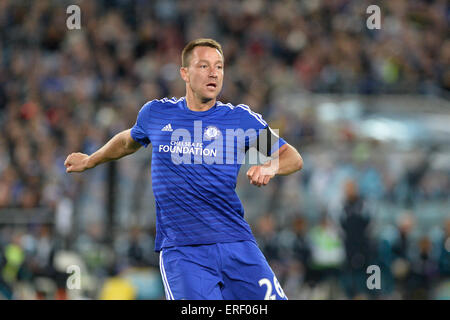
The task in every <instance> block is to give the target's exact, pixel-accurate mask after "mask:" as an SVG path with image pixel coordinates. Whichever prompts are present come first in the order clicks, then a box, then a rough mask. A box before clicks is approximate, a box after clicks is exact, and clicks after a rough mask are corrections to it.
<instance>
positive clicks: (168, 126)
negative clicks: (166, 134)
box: [161, 123, 173, 131]
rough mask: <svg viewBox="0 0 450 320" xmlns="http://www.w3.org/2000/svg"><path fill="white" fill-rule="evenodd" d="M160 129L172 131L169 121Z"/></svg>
mask: <svg viewBox="0 0 450 320" xmlns="http://www.w3.org/2000/svg"><path fill="white" fill-rule="evenodd" d="M161 131H173V129H172V125H171V124H170V123H169V124H167V125H166V126H165V127H164V128H162V129H161Z"/></svg>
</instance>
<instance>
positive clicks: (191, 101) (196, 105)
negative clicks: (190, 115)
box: [186, 91, 216, 111]
mask: <svg viewBox="0 0 450 320" xmlns="http://www.w3.org/2000/svg"><path fill="white" fill-rule="evenodd" d="M215 104H216V99H215V98H214V99H211V100H207V101H204V100H202V99H201V98H199V97H197V96H196V95H195V94H193V93H192V92H189V91H188V92H187V93H186V106H187V107H188V109H189V110H192V111H208V110H209V109H211V108H212V107H213V106H214V105H215Z"/></svg>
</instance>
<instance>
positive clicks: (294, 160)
mask: <svg viewBox="0 0 450 320" xmlns="http://www.w3.org/2000/svg"><path fill="white" fill-rule="evenodd" d="M271 157H272V159H271V160H269V161H267V162H266V163H264V164H263V165H257V166H252V167H251V168H250V169H249V170H248V171H247V177H248V179H249V180H250V183H251V184H253V185H255V186H258V187H261V186H265V185H266V184H268V183H269V181H270V179H272V178H273V177H274V176H275V175H288V174H291V173H294V172H296V171H299V170H301V169H302V168H303V159H302V157H301V155H300V153H299V152H298V151H297V149H295V148H294V147H293V146H291V145H290V144H288V143H285V144H283V145H282V146H281V147H280V148H279V149H278V150H277V151H276V152H274V153H273V154H272V155H271Z"/></svg>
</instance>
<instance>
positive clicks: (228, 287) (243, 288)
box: [222, 241, 287, 300]
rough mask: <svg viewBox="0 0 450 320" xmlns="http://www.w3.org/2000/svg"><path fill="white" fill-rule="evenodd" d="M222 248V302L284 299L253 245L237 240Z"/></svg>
mask: <svg viewBox="0 0 450 320" xmlns="http://www.w3.org/2000/svg"><path fill="white" fill-rule="evenodd" d="M223 245H224V247H226V248H227V249H226V250H224V251H225V252H226V253H225V254H223V257H222V259H224V260H223V261H224V265H223V276H222V277H223V281H224V285H223V288H222V295H223V297H224V299H227V300H229V299H232V300H285V299H287V297H286V296H285V294H284V291H283V289H282V288H281V285H280V283H279V282H278V279H277V277H276V276H275V274H274V272H273V271H272V268H271V267H270V266H269V264H268V263H267V260H266V258H265V257H264V255H263V254H262V252H261V250H260V249H259V248H258V246H257V245H256V244H255V243H254V242H252V241H240V242H236V243H232V244H230V245H227V244H223Z"/></svg>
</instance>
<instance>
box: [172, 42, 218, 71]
mask: <svg viewBox="0 0 450 320" xmlns="http://www.w3.org/2000/svg"><path fill="white" fill-rule="evenodd" d="M195 47H210V48H215V49H217V50H218V51H219V52H220V54H221V55H222V58H223V51H222V46H221V45H220V43H218V42H217V41H216V40H213V39H207V38H199V39H195V40H192V41H190V42H189V43H188V44H187V45H186V46H185V47H184V49H183V51H182V52H181V66H182V67H188V66H189V63H190V57H191V53H192V50H194V48H195Z"/></svg>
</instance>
